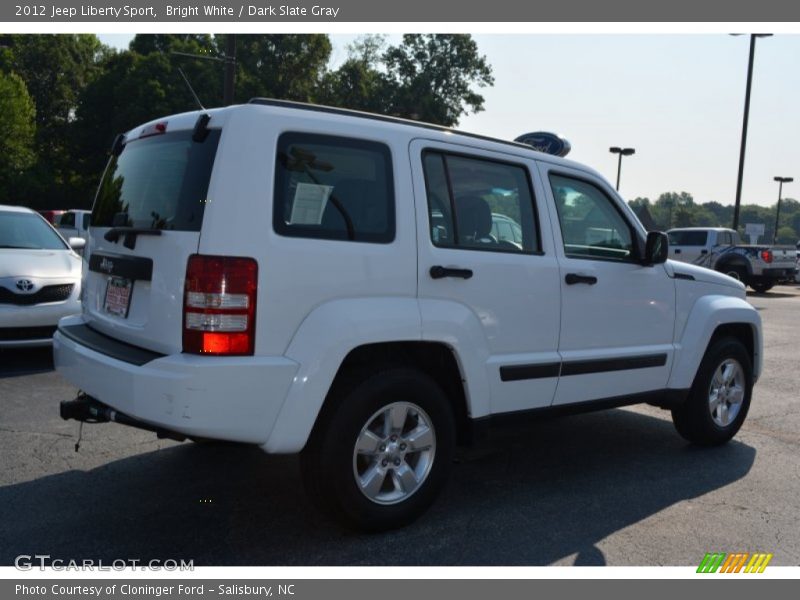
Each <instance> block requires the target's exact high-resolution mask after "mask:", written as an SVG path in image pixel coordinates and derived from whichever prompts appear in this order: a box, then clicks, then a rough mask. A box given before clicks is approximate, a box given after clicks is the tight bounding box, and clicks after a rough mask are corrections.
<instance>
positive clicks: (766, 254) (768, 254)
mask: <svg viewBox="0 0 800 600" xmlns="http://www.w3.org/2000/svg"><path fill="white" fill-rule="evenodd" d="M761 260H763V261H764V262H765V263H771V262H772V250H762V251H761Z"/></svg>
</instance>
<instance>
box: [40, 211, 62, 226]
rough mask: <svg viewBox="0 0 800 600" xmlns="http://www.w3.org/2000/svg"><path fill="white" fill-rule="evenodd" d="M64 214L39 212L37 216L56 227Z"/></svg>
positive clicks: (59, 212)
mask: <svg viewBox="0 0 800 600" xmlns="http://www.w3.org/2000/svg"><path fill="white" fill-rule="evenodd" d="M65 212H66V211H63V210H40V211H39V214H40V215H42V216H43V217H44V218H45V219H47V222H48V223H50V224H51V225H56V226H57V225H58V224H59V221H60V220H61V215H63V214H64V213H65Z"/></svg>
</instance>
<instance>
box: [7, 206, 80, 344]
mask: <svg viewBox="0 0 800 600" xmlns="http://www.w3.org/2000/svg"><path fill="white" fill-rule="evenodd" d="M70 244H72V247H70V245H69V244H68V243H67V242H65V241H64V238H62V237H61V236H60V235H59V234H58V233H56V230H55V229H53V227H52V226H51V225H50V224H49V223H48V222H47V221H46V220H45V219H44V218H43V217H42V216H41V215H39V214H37V213H35V212H34V211H32V210H30V209H27V208H22V207H19V206H4V205H0V348H21V347H31V346H48V345H50V344H52V341H53V339H52V338H53V332H54V331H55V329H56V325H57V324H58V320H59V319H60V318H61V317H64V316H67V315H71V314H75V313H79V312H80V310H81V304H80V291H81V290H80V287H81V258H80V257H79V256H78V255H77V254H76V253H75V250H79V249H81V248H82V247H83V245H84V241H83V240H82V239H80V238H70Z"/></svg>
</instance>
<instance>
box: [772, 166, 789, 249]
mask: <svg viewBox="0 0 800 600" xmlns="http://www.w3.org/2000/svg"><path fill="white" fill-rule="evenodd" d="M773 179H774V180H775V181H777V182H778V210H777V212H776V213H775V233H774V234H773V236H772V243H773V244H777V243H778V221H779V220H780V218H781V193H782V192H783V184H784V183H791V182H792V181H794V178H793V177H773Z"/></svg>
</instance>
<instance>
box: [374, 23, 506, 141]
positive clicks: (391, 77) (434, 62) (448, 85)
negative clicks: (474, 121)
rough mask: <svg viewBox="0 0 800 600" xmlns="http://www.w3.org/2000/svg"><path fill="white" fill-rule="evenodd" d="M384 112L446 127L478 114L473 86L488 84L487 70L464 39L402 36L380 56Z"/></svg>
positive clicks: (491, 81) (489, 73)
mask: <svg viewBox="0 0 800 600" xmlns="http://www.w3.org/2000/svg"><path fill="white" fill-rule="evenodd" d="M383 64H384V66H385V68H386V74H387V78H388V82H389V86H388V90H387V91H388V92H389V94H390V95H389V98H390V112H392V113H396V114H399V115H401V116H405V117H410V118H416V119H419V120H422V121H430V122H432V123H439V124H441V125H446V126H448V127H451V126H454V125H457V124H458V120H459V119H460V118H461V117H462V116H463V115H465V114H469V113H470V112H473V113H475V112H480V111H482V110H483V100H484V99H483V96H481V95H480V94H479V93H477V92H476V91H475V90H474V89H473V86H475V85H476V86H478V87H479V88H480V87H486V86H490V85H492V84H494V77H492V68H491V66H489V64H488V63H487V62H486V57H485V56H481V55H480V54H479V53H478V45H477V43H475V40H473V39H472V36H470V35H468V34H426V35H420V34H406V35H404V36H403V43H402V44H401V45H399V46H393V47H390V48H389V49H388V50H387V51H386V53H385V54H384V56H383Z"/></svg>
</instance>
